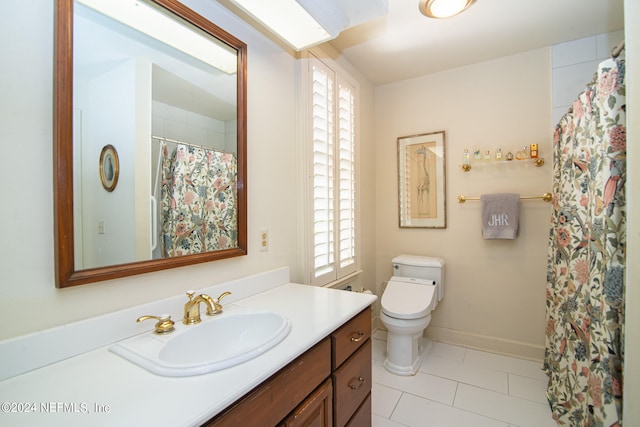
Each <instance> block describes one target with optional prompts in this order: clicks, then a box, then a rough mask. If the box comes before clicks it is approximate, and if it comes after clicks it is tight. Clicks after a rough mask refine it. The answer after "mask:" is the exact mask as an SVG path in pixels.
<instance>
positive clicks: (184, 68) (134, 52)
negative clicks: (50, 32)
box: [54, 0, 247, 287]
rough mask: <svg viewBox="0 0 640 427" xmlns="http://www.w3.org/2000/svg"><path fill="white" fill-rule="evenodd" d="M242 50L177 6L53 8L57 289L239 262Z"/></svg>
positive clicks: (243, 227)
mask: <svg viewBox="0 0 640 427" xmlns="http://www.w3.org/2000/svg"><path fill="white" fill-rule="evenodd" d="M246 55H247V54H246V45H245V44H244V43H243V42H241V41H240V40H238V39H236V38H235V37H233V36H232V35H230V34H228V33H227V32H225V31H224V30H222V29H220V28H219V27H217V26H216V25H215V24H213V23H212V22H210V21H209V20H208V19H206V18H204V17H203V16H201V15H199V14H198V13H196V12H195V11H193V10H191V9H190V8H188V7H187V6H185V5H184V4H182V3H180V2H179V1H177V0H57V3H56V65H55V72H56V76H55V77H56V78H55V130H54V131H55V134H54V174H55V179H54V193H55V194H54V196H55V209H54V212H55V224H54V226H55V245H56V286H57V287H67V286H74V285H80V284H85V283H91V282H97V281H102V280H108V279H114V278H118V277H124V276H130V275H134V274H141V273H147V272H151V271H157V270H163V269H168V268H175V267H181V266H186V265H190V264H195V263H202V262H208V261H214V260H220V259H224V258H230V257H236V256H241V255H246V253H247V201H246V190H247V188H246Z"/></svg>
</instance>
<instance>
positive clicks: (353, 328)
mask: <svg viewBox="0 0 640 427" xmlns="http://www.w3.org/2000/svg"><path fill="white" fill-rule="evenodd" d="M370 337H371V311H370V309H369V308H367V309H365V310H363V311H362V312H360V314H358V315H356V316H355V317H354V318H352V319H351V320H350V321H348V322H347V323H345V324H344V325H343V326H341V327H340V328H339V329H337V330H336V331H334V332H333V333H332V334H331V335H330V336H329V337H327V338H325V339H324V340H323V341H321V342H320V343H318V344H316V345H315V346H314V347H312V348H311V349H310V350H308V351H307V352H306V353H304V354H303V355H302V356H300V357H298V358H297V359H296V360H294V361H293V362H291V363H290V364H289V365H287V366H285V367H284V368H282V369H281V370H280V371H278V372H277V373H276V374H274V375H273V376H272V377H271V378H269V379H268V380H266V381H265V382H264V383H262V384H260V385H259V386H258V387H256V388H255V389H254V390H252V391H251V392H249V393H248V394H247V395H245V396H244V397H243V398H242V399H240V400H238V401H237V402H236V403H234V404H232V405H231V406H229V407H228V408H227V409H225V410H224V411H223V412H221V413H220V414H218V415H217V416H215V417H214V418H213V419H211V420H210V421H209V422H207V423H205V424H204V426H206V427H238V426H242V427H252V426H256V427H258V426H260V427H265V426H278V427H311V426H313V427H332V426H333V427H344V426H349V427H370V426H371V379H372V377H371V339H370Z"/></svg>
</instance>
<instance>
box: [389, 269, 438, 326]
mask: <svg viewBox="0 0 640 427" xmlns="http://www.w3.org/2000/svg"><path fill="white" fill-rule="evenodd" d="M435 294H436V286H435V283H434V281H433V280H420V279H414V278H409V277H392V278H391V280H389V283H388V284H387V287H386V289H385V290H384V293H383V294H382V298H381V301H380V303H381V305H382V311H383V312H384V313H385V314H386V315H387V316H389V317H394V318H396V319H418V318H420V317H425V316H426V315H428V314H429V313H430V312H431V310H432V307H433V301H434V299H435Z"/></svg>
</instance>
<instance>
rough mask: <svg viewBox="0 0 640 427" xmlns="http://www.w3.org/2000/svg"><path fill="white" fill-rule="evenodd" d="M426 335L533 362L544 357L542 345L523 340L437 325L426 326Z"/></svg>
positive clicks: (445, 341)
mask: <svg viewBox="0 0 640 427" xmlns="http://www.w3.org/2000/svg"><path fill="white" fill-rule="evenodd" d="M426 336H427V337H428V338H429V339H432V340H433V341H438V342H442V343H446V344H453V345H459V346H462V347H467V348H473V349H476V350H482V351H488V352H491V353H498V354H504V355H506V356H514V357H519V358H522V359H527V360H532V361H535V362H542V360H543V359H544V346H542V345H535V344H531V343H526V342H523V341H515V340H507V339H504V338H498V337H491V336H487V335H479V334H473V333H470V332H462V331H456V330H453V329H448V328H441V327H437V326H429V327H427V332H426Z"/></svg>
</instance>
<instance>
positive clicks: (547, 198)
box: [458, 193, 553, 203]
mask: <svg viewBox="0 0 640 427" xmlns="http://www.w3.org/2000/svg"><path fill="white" fill-rule="evenodd" d="M552 198H553V196H552V195H551V193H544V194H543V195H542V196H520V199H542V200H543V201H545V202H550V201H551V199H552ZM467 200H480V197H466V196H463V195H462V194H460V195H459V196H458V203H464V202H466V201H467Z"/></svg>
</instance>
